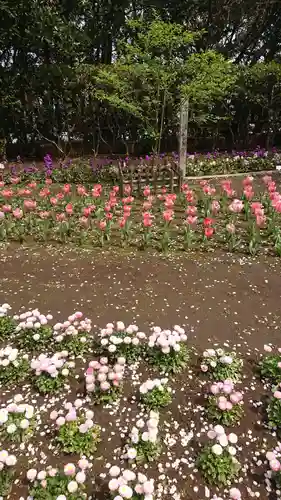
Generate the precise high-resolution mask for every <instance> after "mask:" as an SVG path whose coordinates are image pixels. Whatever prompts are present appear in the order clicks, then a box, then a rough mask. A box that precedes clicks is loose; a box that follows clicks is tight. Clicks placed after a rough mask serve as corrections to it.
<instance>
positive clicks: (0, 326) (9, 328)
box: [0, 316, 16, 340]
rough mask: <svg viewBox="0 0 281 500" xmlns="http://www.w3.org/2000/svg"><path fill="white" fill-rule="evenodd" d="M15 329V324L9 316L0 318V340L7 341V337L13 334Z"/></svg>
mask: <svg viewBox="0 0 281 500" xmlns="http://www.w3.org/2000/svg"><path fill="white" fill-rule="evenodd" d="M15 328H16V323H15V321H14V320H13V319H12V318H9V316H2V317H1V318H0V340H4V339H9V337H10V336H11V335H12V334H13V333H14V331H15Z"/></svg>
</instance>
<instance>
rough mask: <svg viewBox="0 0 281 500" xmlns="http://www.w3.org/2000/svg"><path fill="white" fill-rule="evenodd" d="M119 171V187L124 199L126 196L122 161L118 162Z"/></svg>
mask: <svg viewBox="0 0 281 500" xmlns="http://www.w3.org/2000/svg"><path fill="white" fill-rule="evenodd" d="M118 171H119V187H120V196H121V198H123V196H124V178H123V172H122V166H121V163H120V161H119V162H118Z"/></svg>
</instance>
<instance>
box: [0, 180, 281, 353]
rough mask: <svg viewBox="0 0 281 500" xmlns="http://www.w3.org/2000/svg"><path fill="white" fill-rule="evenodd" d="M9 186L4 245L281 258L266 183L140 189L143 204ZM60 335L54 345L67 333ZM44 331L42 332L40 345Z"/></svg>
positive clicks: (48, 184) (3, 196) (76, 189)
mask: <svg viewBox="0 0 281 500" xmlns="http://www.w3.org/2000/svg"><path fill="white" fill-rule="evenodd" d="M10 180H11V184H5V182H4V181H3V182H0V241H2V242H13V241H16V242H20V243H23V242H27V243H31V242H39V243H47V242H50V243H61V244H66V243H73V244H75V245H79V246H85V247H88V248H89V247H91V248H92V247H105V248H114V247H115V248H116V247H129V248H133V249H146V248H152V249H157V250H159V251H161V252H168V251H172V250H178V251H183V250H184V251H195V250H201V251H213V250H216V249H223V250H227V251H231V252H236V253H250V254H251V255H255V254H257V253H259V252H264V253H270V254H275V255H278V256H280V255H281V194H280V193H279V190H278V185H277V183H276V182H275V181H274V180H273V178H272V177H271V176H269V175H266V176H264V177H263V180H262V186H260V184H258V183H257V181H254V179H253V177H250V176H247V177H245V178H244V179H242V181H241V182H240V185H239V186H238V188H237V187H236V188H235V189H234V187H233V184H232V181H231V180H226V179H224V180H222V181H221V182H220V183H219V184H216V186H215V185H213V184H212V183H211V182H207V181H201V182H200V183H198V184H196V185H188V184H186V183H185V184H183V186H182V190H181V192H180V193H178V194H175V193H169V192H168V190H167V188H166V187H165V186H164V187H162V188H161V190H160V193H155V192H154V189H153V187H152V186H145V187H144V189H143V190H142V199H139V198H136V197H135V196H134V195H133V194H132V186H131V184H125V186H124V196H120V189H119V186H118V185H114V186H112V187H111V188H110V189H108V188H104V187H103V186H102V185H101V184H94V185H93V184H92V185H89V184H87V185H82V184H79V185H71V184H63V185H61V184H53V183H52V179H51V178H49V177H47V178H46V179H45V180H44V182H43V183H42V182H40V183H39V182H36V181H30V180H26V181H24V182H22V179H21V178H20V177H12V178H11V179H10ZM0 319H1V320H2V321H3V318H0ZM23 323H24V322H23ZM23 328H25V326H23ZM63 328H64V331H63V332H61V334H60V335H59V332H58V334H57V336H58V338H59V339H60V338H61V337H63V338H64V339H65V337H66V334H67V333H68V331H69V326H66V327H63ZM67 328H68V331H67V332H66V331H65V330H66V329H67ZM42 330H43V328H42ZM47 331H48V327H47V326H46V329H45V333H44V335H43V337H45V336H46V335H47ZM42 333H43V332H42ZM34 334H35V332H34ZM82 338H84V336H83V335H82ZM80 347H81V346H80ZM80 347H79V348H80ZM73 348H74V346H73ZM77 348H78V347H77V346H76V347H75V349H77Z"/></svg>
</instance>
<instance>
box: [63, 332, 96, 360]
mask: <svg viewBox="0 0 281 500" xmlns="http://www.w3.org/2000/svg"><path fill="white" fill-rule="evenodd" d="M81 337H85V338H86V342H81ZM89 341H90V335H89V333H88V332H82V331H79V332H78V335H66V336H65V337H64V339H63V341H62V342H59V346H60V348H61V349H62V350H64V349H65V350H67V351H68V352H69V353H70V354H74V356H79V355H81V354H83V353H84V352H85V351H86V350H87V349H88V347H89Z"/></svg>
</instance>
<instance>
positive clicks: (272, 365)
mask: <svg viewBox="0 0 281 500" xmlns="http://www.w3.org/2000/svg"><path fill="white" fill-rule="evenodd" d="M278 363H281V356H280V354H271V355H269V356H264V357H263V359H262V361H261V362H260V364H259V370H260V374H261V377H262V378H263V379H267V380H268V381H269V382H270V383H271V384H278V383H280V382H281V368H278Z"/></svg>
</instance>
